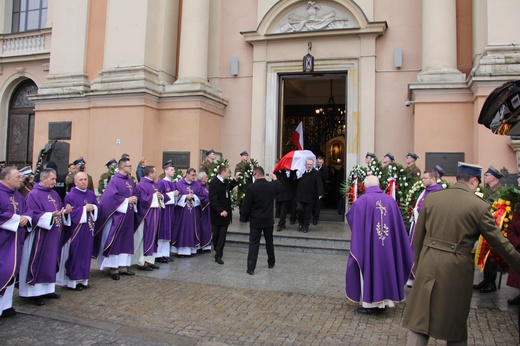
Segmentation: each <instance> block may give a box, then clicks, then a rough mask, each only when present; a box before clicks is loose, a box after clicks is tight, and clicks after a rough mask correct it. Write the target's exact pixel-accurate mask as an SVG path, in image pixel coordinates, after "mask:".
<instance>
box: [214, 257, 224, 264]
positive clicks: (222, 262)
mask: <svg viewBox="0 0 520 346" xmlns="http://www.w3.org/2000/svg"><path fill="white" fill-rule="evenodd" d="M215 262H217V263H218V264H224V261H223V260H222V258H215Z"/></svg>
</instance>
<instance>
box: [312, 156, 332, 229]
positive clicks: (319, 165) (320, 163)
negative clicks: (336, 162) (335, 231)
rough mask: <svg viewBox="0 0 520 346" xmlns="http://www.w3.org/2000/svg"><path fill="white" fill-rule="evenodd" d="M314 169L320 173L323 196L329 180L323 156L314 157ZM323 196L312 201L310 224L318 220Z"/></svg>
mask: <svg viewBox="0 0 520 346" xmlns="http://www.w3.org/2000/svg"><path fill="white" fill-rule="evenodd" d="M316 170H317V171H318V172H319V173H320V176H321V183H322V186H323V196H325V193H326V191H327V181H328V180H329V169H328V168H327V167H325V161H324V160H323V156H318V157H317V158H316ZM322 204H323V198H322V199H318V198H316V200H315V201H314V207H313V208H312V224H313V225H317V224H318V221H319V220H320V210H321V208H322V206H323V205H322Z"/></svg>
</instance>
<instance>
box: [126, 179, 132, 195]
mask: <svg viewBox="0 0 520 346" xmlns="http://www.w3.org/2000/svg"><path fill="white" fill-rule="evenodd" d="M126 187H128V189H129V190H130V193H132V185H130V184H129V183H128V182H126Z"/></svg>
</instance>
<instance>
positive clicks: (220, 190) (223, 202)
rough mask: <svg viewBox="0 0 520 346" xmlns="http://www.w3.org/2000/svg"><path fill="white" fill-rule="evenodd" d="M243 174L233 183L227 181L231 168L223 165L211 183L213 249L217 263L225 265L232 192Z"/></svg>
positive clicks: (236, 177)
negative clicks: (224, 255)
mask: <svg viewBox="0 0 520 346" xmlns="http://www.w3.org/2000/svg"><path fill="white" fill-rule="evenodd" d="M240 175H241V173H240V172H237V173H236V174H235V179H233V180H232V181H231V182H230V181H229V180H228V179H227V178H228V176H229V168H228V167H226V166H224V165H222V166H219V167H218V168H217V176H216V177H215V178H213V179H211V182H210V183H209V202H210V204H209V206H210V219H211V233H212V235H213V248H214V249H215V262H217V263H218V264H224V261H223V260H222V254H223V252H224V245H225V243H226V234H227V229H228V226H229V224H230V223H231V217H232V208H231V190H233V188H234V187H235V186H237V185H238V182H237V180H236V179H238V178H239V177H240Z"/></svg>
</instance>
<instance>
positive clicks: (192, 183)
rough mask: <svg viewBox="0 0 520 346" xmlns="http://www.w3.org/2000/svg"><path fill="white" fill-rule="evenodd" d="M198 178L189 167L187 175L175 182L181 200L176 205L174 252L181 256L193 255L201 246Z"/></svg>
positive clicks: (195, 172) (194, 171)
mask: <svg viewBox="0 0 520 346" xmlns="http://www.w3.org/2000/svg"><path fill="white" fill-rule="evenodd" d="M196 180H197V171H196V170H195V168H188V170H187V171H186V175H185V177H184V178H182V179H181V180H179V181H178V182H176V183H175V186H176V187H177V190H179V200H178V202H177V205H176V206H175V216H174V217H175V223H174V226H173V238H172V243H173V244H172V245H173V246H172V250H173V251H172V252H174V253H177V254H178V255H179V256H191V255H192V254H195V253H197V249H198V248H199V246H200V239H199V233H198V232H199V222H200V197H199V195H200V186H199V184H198V183H197V182H196Z"/></svg>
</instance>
